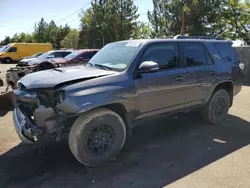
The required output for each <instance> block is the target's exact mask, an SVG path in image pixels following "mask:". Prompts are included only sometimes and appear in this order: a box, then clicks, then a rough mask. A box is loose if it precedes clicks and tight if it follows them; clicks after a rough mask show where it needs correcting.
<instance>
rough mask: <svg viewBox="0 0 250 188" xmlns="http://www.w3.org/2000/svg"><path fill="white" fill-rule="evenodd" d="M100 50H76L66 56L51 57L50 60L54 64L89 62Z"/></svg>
mask: <svg viewBox="0 0 250 188" xmlns="http://www.w3.org/2000/svg"><path fill="white" fill-rule="evenodd" d="M98 51H99V49H83V50H75V51H73V52H72V53H71V54H69V55H67V56H66V57H64V58H55V59H51V60H50V62H52V63H53V64H64V63H67V64H71V63H72V64H75V63H87V62H88V61H89V60H90V59H91V58H92V57H93V56H94V55H95V54H96V53H97V52H98Z"/></svg>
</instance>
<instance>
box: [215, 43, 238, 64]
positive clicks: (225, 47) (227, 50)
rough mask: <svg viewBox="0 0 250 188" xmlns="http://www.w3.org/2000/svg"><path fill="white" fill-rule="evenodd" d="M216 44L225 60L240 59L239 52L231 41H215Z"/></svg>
mask: <svg viewBox="0 0 250 188" xmlns="http://www.w3.org/2000/svg"><path fill="white" fill-rule="evenodd" d="M214 46H215V48H216V49H217V51H218V52H219V54H220V56H221V58H222V59H223V60H224V61H225V62H234V61H239V57H238V55H237V53H236V52H235V50H234V49H233V47H232V46H231V45H230V44H229V43H214Z"/></svg>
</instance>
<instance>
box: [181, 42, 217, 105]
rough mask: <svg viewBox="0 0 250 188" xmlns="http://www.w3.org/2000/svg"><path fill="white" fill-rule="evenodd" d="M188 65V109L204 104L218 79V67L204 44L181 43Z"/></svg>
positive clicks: (186, 74)
mask: <svg viewBox="0 0 250 188" xmlns="http://www.w3.org/2000/svg"><path fill="white" fill-rule="evenodd" d="M181 50H182V54H183V58H184V62H185V65H186V73H185V77H186V107H188V106H193V105H198V104H201V103H203V101H204V99H205V98H206V95H207V93H208V91H209V89H210V88H211V87H212V83H213V82H214V80H215V79H216V74H217V73H216V66H215V64H214V63H213V60H212V59H211V56H210V54H209V53H208V51H207V49H206V47H205V45H204V44H203V43H202V42H181Z"/></svg>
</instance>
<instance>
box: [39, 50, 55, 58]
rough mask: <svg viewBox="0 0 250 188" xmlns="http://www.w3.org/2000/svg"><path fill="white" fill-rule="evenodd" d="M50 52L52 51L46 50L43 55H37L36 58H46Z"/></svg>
mask: <svg viewBox="0 0 250 188" xmlns="http://www.w3.org/2000/svg"><path fill="white" fill-rule="evenodd" d="M51 52H52V51H50V52H46V53H44V54H43V55H41V56H39V57H38V58H39V59H46V58H47V57H48V56H49V55H50V54H51Z"/></svg>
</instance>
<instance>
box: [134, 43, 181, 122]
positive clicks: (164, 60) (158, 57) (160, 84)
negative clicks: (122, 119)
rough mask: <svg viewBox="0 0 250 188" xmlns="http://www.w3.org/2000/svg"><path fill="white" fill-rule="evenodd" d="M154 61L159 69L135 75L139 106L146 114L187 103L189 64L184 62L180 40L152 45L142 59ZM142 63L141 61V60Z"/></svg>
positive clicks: (140, 110) (142, 112)
mask: <svg viewBox="0 0 250 188" xmlns="http://www.w3.org/2000/svg"><path fill="white" fill-rule="evenodd" d="M144 61H154V62H156V63H158V64H159V68H160V69H159V71H158V72H153V73H144V74H141V75H140V76H139V77H137V78H135V86H136V90H137V105H136V107H137V109H138V110H139V114H140V116H139V117H138V119H139V118H141V117H146V116H150V115H154V114H157V113H161V112H167V111H168V110H173V109H178V108H181V107H183V105H184V103H185V76H184V75H185V68H184V67H183V65H182V64H181V62H180V55H179V46H178V43H177V42H161V43H156V44H151V45H149V46H148V48H147V49H146V51H145V52H144V54H143V57H142V58H141V60H140V63H142V62H144ZM140 63H139V64H140Z"/></svg>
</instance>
